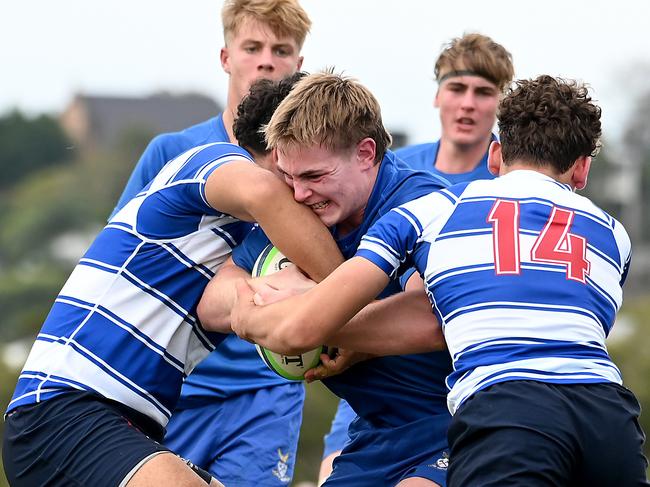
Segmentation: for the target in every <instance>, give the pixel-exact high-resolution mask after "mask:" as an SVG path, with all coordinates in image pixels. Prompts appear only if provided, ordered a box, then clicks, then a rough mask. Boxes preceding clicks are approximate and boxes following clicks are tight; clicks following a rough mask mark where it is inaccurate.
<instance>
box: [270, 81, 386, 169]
mask: <svg viewBox="0 0 650 487" xmlns="http://www.w3.org/2000/svg"><path fill="white" fill-rule="evenodd" d="M265 134H266V142H267V144H268V146H269V148H270V149H271V148H277V149H278V150H279V151H280V152H283V151H284V150H285V149H287V148H291V147H304V146H311V145H314V144H318V145H321V146H323V147H325V148H327V149H329V150H333V151H341V150H347V149H349V148H351V147H354V146H355V145H356V144H357V143H359V142H360V141H361V140H362V139H364V138H366V137H370V138H371V139H373V140H374V141H375V145H376V153H375V162H379V161H381V159H382V158H383V157H384V154H385V152H386V149H388V147H390V144H391V137H390V135H389V134H388V132H387V131H386V129H385V128H384V124H383V122H382V120H381V109H380V108H379V103H378V102H377V99H376V98H375V97H374V96H373V94H372V93H371V92H370V90H368V88H366V87H365V86H363V85H362V84H361V83H359V82H358V81H356V80H354V79H352V78H348V77H345V76H343V75H340V74H334V73H333V72H332V70H327V71H325V72H322V73H315V74H311V75H309V76H306V77H305V78H303V79H301V80H300V81H298V83H296V85H295V86H294V88H293V90H292V91H291V93H289V95H288V96H287V97H286V98H285V99H284V100H283V101H282V103H280V105H279V106H278V108H277V109H276V111H275V113H273V116H272V117H271V120H270V122H269V124H268V125H267V126H266V127H265Z"/></svg>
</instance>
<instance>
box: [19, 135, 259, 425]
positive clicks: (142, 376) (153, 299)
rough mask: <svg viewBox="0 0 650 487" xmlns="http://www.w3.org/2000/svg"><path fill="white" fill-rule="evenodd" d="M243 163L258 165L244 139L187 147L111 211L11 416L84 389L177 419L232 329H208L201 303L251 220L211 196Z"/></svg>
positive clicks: (43, 339)
mask: <svg viewBox="0 0 650 487" xmlns="http://www.w3.org/2000/svg"><path fill="white" fill-rule="evenodd" d="M232 161H243V162H246V163H251V164H253V160H252V158H251V156H250V155H249V154H248V153H247V152H246V151H245V150H243V149H242V148H240V147H238V146H236V145H233V144H226V143H216V144H209V145H205V146H201V147H197V148H195V149H192V150H190V151H187V152H186V153H184V154H182V155H181V156H179V157H178V158H176V159H174V160H172V161H170V162H169V163H168V164H167V165H165V167H164V168H163V169H162V170H161V171H160V172H159V173H158V175H157V176H156V178H154V180H153V181H152V182H151V183H150V184H149V185H147V186H146V187H145V189H144V190H142V191H141V192H139V193H138V195H136V196H135V197H134V198H133V199H131V200H130V201H129V203H128V204H127V205H126V206H125V207H124V208H122V209H121V210H120V211H119V212H118V213H117V214H116V215H115V216H114V217H113V218H111V220H110V221H109V222H108V224H107V225H106V227H105V228H104V229H103V230H102V231H101V232H100V233H99V235H98V236H97V238H96V239H95V241H94V242H93V244H92V245H91V246H90V248H89V249H88V251H87V252H86V254H85V255H84V256H83V257H82V258H81V260H80V261H79V263H78V264H77V266H76V267H75V269H74V271H73V272H72V274H71V276H70V277H69V279H68V281H67V282H66V284H65V285H64V286H63V289H62V290H61V292H60V293H59V295H58V296H57V298H56V300H55V303H54V305H53V307H52V309H51V311H50V313H49V315H48V316H47V318H46V320H45V323H44V324H43V327H42V328H41V330H40V332H39V334H38V336H37V338H36V341H35V343H34V345H33V347H32V350H31V352H30V354H29V357H28V359H27V362H26V363H25V366H24V369H23V371H22V373H21V374H20V377H19V379H18V385H17V387H16V391H15V393H14V396H13V399H12V400H11V402H10V404H9V408H8V410H9V411H11V410H12V409H14V408H16V407H18V406H21V405H25V404H32V403H36V402H41V401H45V400H48V399H50V398H52V397H54V396H56V395H58V394H61V393H62V392H65V391H69V390H82V391H89V392H92V393H94V394H98V395H101V396H103V397H106V398H108V399H112V400H115V401H117V402H119V403H121V404H124V405H126V406H129V407H131V408H133V409H134V410H136V411H139V412H141V413H143V414H145V415H147V416H149V417H150V418H152V419H153V420H155V421H156V422H157V423H158V424H160V425H162V426H164V425H165V424H166V423H167V421H168V419H169V416H170V415H171V412H172V410H173V409H174V407H175V405H176V402H177V400H178V396H179V394H180V389H181V384H182V382H183V379H184V378H185V377H186V376H187V375H188V374H189V373H190V372H191V371H192V369H193V368H194V366H195V365H196V364H197V363H198V362H199V361H200V360H202V359H203V358H204V357H205V356H207V355H208V353H209V352H210V351H212V350H214V348H215V346H217V345H218V344H220V343H221V342H222V341H223V339H224V338H225V336H226V335H222V334H218V333H208V332H206V331H205V330H204V329H203V328H202V327H201V325H200V323H199V322H198V320H197V317H196V307H197V304H198V302H199V300H200V298H201V295H202V294H203V290H204V288H205V286H206V285H207V284H208V282H209V281H210V279H211V278H212V277H213V276H214V273H215V271H216V270H217V269H218V268H219V266H220V265H221V264H222V263H223V262H224V261H225V260H226V259H227V258H228V257H229V255H230V253H231V251H232V249H233V247H235V246H236V245H238V244H239V243H240V242H241V240H242V239H243V237H244V236H245V235H246V234H248V232H249V231H250V227H251V225H250V224H249V223H246V222H242V221H239V220H237V219H236V218H234V217H232V216H230V215H227V214H225V213H223V212H221V211H219V209H216V208H213V207H211V206H210V204H209V203H208V201H207V198H206V195H205V184H206V181H207V179H208V177H209V176H210V175H211V174H212V172H213V171H214V170H215V169H217V168H218V167H220V166H222V165H223V164H228V163H229V162H232ZM215 177H216V176H215Z"/></svg>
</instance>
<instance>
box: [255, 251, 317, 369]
mask: <svg viewBox="0 0 650 487" xmlns="http://www.w3.org/2000/svg"><path fill="white" fill-rule="evenodd" d="M289 264H291V261H289V259H287V258H286V257H285V256H284V255H283V254H282V253H281V252H280V251H279V250H278V249H277V248H275V247H274V246H273V244H269V245H267V246H266V248H265V249H264V250H263V251H262V253H261V254H260V255H259V257H258V258H257V260H256V261H255V265H254V266H253V272H252V275H253V277H262V276H268V275H269V274H273V273H274V272H278V271H279V270H281V269H284V268H285V267H286V266H287V265H289ZM255 348H256V349H257V353H259V355H260V357H261V358H262V360H263V361H264V363H265V364H266V365H267V366H268V367H269V369H271V370H272V371H273V372H275V373H276V374H278V375H280V376H282V377H284V378H285V379H289V380H304V379H305V372H307V371H308V370H309V369H313V368H314V367H316V366H317V365H318V364H319V363H320V354H321V353H323V351H324V349H325V347H324V346H320V347H318V348H315V349H313V350H309V351H307V352H305V353H301V354H299V355H283V354H281V353H276V352H272V351H271V350H269V349H267V348H264V347H261V346H259V345H258V344H255Z"/></svg>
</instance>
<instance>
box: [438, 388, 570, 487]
mask: <svg viewBox="0 0 650 487" xmlns="http://www.w3.org/2000/svg"><path fill="white" fill-rule="evenodd" d="M565 406H566V405H565V404H564V402H563V400H562V398H561V397H558V395H557V394H556V393H555V392H554V390H553V388H552V387H550V388H549V387H548V385H546V384H541V383H534V382H531V381H512V382H504V383H500V384H496V385H494V386H491V387H490V388H487V389H485V390H482V391H479V392H478V393H476V395H475V396H474V397H472V398H471V399H469V400H468V401H467V402H466V403H465V404H463V405H462V406H461V407H460V409H459V410H458V411H457V412H456V414H455V415H454V417H453V419H452V420H451V424H450V426H449V435H448V436H449V447H450V463H449V471H448V476H447V483H448V485H449V486H450V487H454V486H473V485H480V486H486V487H487V486H509V485H511V486H520V485H526V486H548V487H551V486H557V485H570V480H571V477H572V471H573V469H574V465H575V463H576V455H577V454H578V451H579V447H580V445H579V442H578V441H577V439H576V437H575V435H574V433H573V431H572V430H573V429H574V426H573V425H572V422H571V419H570V417H568V415H567V411H566V407H565Z"/></svg>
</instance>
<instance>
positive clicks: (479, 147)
mask: <svg viewBox="0 0 650 487" xmlns="http://www.w3.org/2000/svg"><path fill="white" fill-rule="evenodd" d="M491 140H492V139H491V138H490V139H488V140H485V141H481V142H480V143H478V144H474V145H459V144H454V143H453V142H451V141H449V140H448V139H445V138H442V139H440V147H439V148H438V155H437V157H436V160H435V164H434V165H435V168H436V169H437V170H438V171H440V172H442V173H445V174H462V173H466V172H470V171H473V170H474V169H475V168H476V166H478V164H479V162H480V161H481V159H483V156H484V155H485V152H486V151H487V150H488V147H489V146H490V141H491Z"/></svg>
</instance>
